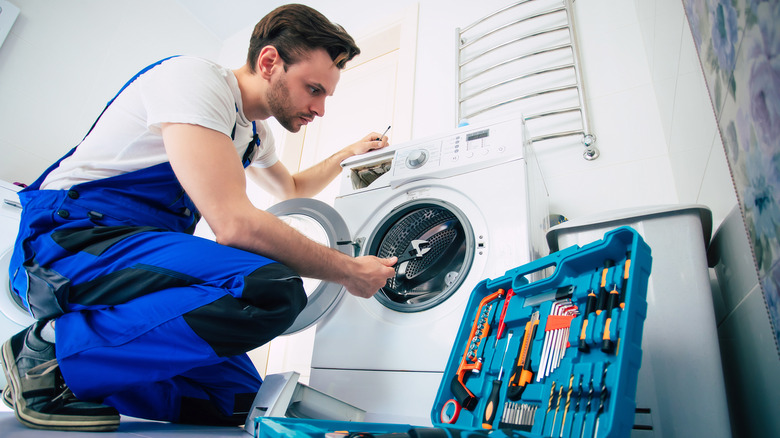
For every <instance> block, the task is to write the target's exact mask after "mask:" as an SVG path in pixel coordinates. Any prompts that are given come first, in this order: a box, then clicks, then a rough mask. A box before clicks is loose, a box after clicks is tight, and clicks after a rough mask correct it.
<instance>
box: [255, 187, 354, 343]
mask: <svg viewBox="0 0 780 438" xmlns="http://www.w3.org/2000/svg"><path fill="white" fill-rule="evenodd" d="M266 211H268V212H269V213H272V214H274V215H276V216H277V217H279V219H281V220H282V221H284V222H286V223H287V224H288V225H290V226H291V227H293V228H295V229H296V230H298V231H300V232H301V233H302V234H303V235H305V236H306V237H308V238H310V239H312V240H314V241H315V242H317V243H320V244H322V245H325V246H328V247H330V248H333V249H335V250H337V251H341V252H343V253H344V254H347V255H349V256H354V255H355V250H354V247H353V246H352V238H351V236H350V234H349V229H348V228H347V224H346V222H344V219H343V218H342V217H341V215H340V214H339V213H338V212H337V211H336V210H334V209H333V207H331V206H330V205H328V204H326V203H324V202H322V201H318V200H316V199H310V198H296V199H288V200H287V201H282V202H280V203H278V204H275V205H273V206H271V207H270V208H268V209H267V210H266ZM303 287H304V289H305V290H306V295H307V297H308V303H307V304H306V307H305V308H304V309H303V312H301V314H300V315H298V318H297V319H296V320H295V322H294V323H293V325H292V326H291V327H290V328H289V329H287V331H285V332H284V333H283V334H284V335H290V334H293V333H297V332H299V331H301V330H305V329H307V328H309V327H311V326H312V325H314V324H316V323H317V321H319V320H320V318H322V317H324V316H325V315H327V314H328V312H330V310H331V309H332V308H333V307H334V306H335V305H336V304H337V303H338V302H339V300H341V297H342V296H343V295H344V292H345V290H344V287H343V286H342V285H340V284H338V283H331V282H327V281H322V280H317V279H314V278H303Z"/></svg>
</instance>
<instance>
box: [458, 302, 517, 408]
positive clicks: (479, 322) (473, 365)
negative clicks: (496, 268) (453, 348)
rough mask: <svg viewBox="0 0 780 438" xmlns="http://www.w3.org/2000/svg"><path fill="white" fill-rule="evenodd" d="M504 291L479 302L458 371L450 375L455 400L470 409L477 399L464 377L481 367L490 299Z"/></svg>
mask: <svg viewBox="0 0 780 438" xmlns="http://www.w3.org/2000/svg"><path fill="white" fill-rule="evenodd" d="M503 293H504V290H503V289H499V290H498V291H497V292H495V293H492V294H490V295H488V296H486V297H485V298H483V299H482V301H481V302H480V303H479V307H478V308H477V314H476V316H475V318H474V323H473V324H472V327H471V333H470V334H469V337H468V340H467V342H468V343H467V344H466V351H465V352H464V353H463V357H462V358H461V360H460V365H458V371H457V372H456V374H455V375H454V376H453V377H452V381H451V382H450V391H452V394H453V395H454V396H455V400H457V401H458V403H460V405H461V406H462V407H463V408H465V409H467V410H469V411H472V410H474V408H476V407H477V402H478V401H479V399H478V398H477V396H476V395H474V393H473V392H471V391H470V390H469V389H468V388H466V377H467V376H468V373H470V372H474V373H479V372H480V370H481V369H482V362H483V361H482V358H481V357H480V355H479V351H480V349H482V350H484V348H482V347H484V340H485V338H486V337H487V335H488V332H489V331H490V312H491V310H492V308H493V303H492V301H493V300H495V299H497V298H498V297H499V296H500V295H502V294H503Z"/></svg>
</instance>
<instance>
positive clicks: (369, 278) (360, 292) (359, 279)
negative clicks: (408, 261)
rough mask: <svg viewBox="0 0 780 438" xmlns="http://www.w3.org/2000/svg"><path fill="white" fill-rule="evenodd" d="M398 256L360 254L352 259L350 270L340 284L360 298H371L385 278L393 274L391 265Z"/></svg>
mask: <svg viewBox="0 0 780 438" xmlns="http://www.w3.org/2000/svg"><path fill="white" fill-rule="evenodd" d="M396 262H398V257H390V258H388V259H381V258H379V257H374V256H362V257H355V258H354V259H352V263H351V266H350V272H348V273H347V276H346V277H345V279H344V281H343V282H342V284H343V285H344V287H345V288H346V289H347V292H349V293H351V294H352V295H355V296H356V297H360V298H371V297H372V296H374V294H375V293H377V291H379V289H380V288H381V287H383V286H384V285H385V284H387V279H388V278H392V277H394V276H395V269H393V266H394V265H395V264H396Z"/></svg>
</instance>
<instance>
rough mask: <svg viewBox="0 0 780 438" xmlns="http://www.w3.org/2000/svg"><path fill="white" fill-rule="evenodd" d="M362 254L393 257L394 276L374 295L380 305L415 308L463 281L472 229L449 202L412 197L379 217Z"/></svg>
mask: <svg viewBox="0 0 780 438" xmlns="http://www.w3.org/2000/svg"><path fill="white" fill-rule="evenodd" d="M367 245H368V254H372V255H375V256H377V257H382V258H386V257H392V256H395V257H398V263H396V265H395V276H394V277H393V278H391V279H389V280H388V282H387V284H386V285H385V286H384V287H383V288H382V289H381V290H380V291H379V293H377V294H376V295H375V297H376V299H377V300H379V302H380V303H382V304H383V305H384V306H385V307H388V308H390V309H393V310H397V311H399V312H420V311H423V310H427V309H430V308H432V307H434V306H437V305H439V304H441V303H442V302H443V301H444V300H446V299H447V298H449V297H450V296H451V295H452V294H453V293H454V292H455V291H457V290H458V287H459V286H460V285H461V284H462V283H463V281H464V280H465V278H466V274H467V273H468V271H469V269H470V268H471V264H472V261H473V258H474V233H473V231H472V229H471V225H470V224H469V222H468V220H467V219H466V217H465V216H464V215H463V213H462V212H461V211H460V210H458V209H457V208H456V207H455V206H453V205H451V204H448V203H446V202H443V201H439V200H432V199H431V200H417V201H412V202H409V203H407V204H404V205H402V206H399V207H398V208H397V209H395V210H394V211H393V212H391V213H390V214H389V215H388V216H387V217H385V218H384V219H383V220H382V221H380V225H379V226H378V227H377V229H376V230H375V231H374V233H373V235H372V236H371V238H370V240H369V242H368V244H367Z"/></svg>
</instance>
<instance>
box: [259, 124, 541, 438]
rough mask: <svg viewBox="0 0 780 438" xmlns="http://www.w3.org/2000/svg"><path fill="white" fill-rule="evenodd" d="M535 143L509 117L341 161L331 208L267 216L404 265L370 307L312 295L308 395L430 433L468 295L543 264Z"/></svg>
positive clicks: (340, 295) (333, 289)
mask: <svg viewBox="0 0 780 438" xmlns="http://www.w3.org/2000/svg"><path fill="white" fill-rule="evenodd" d="M527 138H528V137H527V135H526V132H525V125H524V123H523V121H522V119H512V120H505V121H501V122H494V123H485V124H481V125H473V126H466V127H461V128H458V129H457V130H454V131H451V132H448V133H445V134H442V135H438V136H433V137H429V138H425V139H420V140H413V141H411V142H407V143H404V144H400V145H394V146H391V147H389V148H387V149H384V150H380V151H376V152H373V153H369V154H365V155H362V156H358V157H353V158H351V159H348V160H345V162H344V163H342V167H343V168H344V171H343V172H342V174H341V191H340V196H339V197H337V198H336V200H335V203H334V206H333V208H331V207H330V206H328V205H326V204H324V203H321V202H319V201H314V200H311V199H295V200H290V201H286V202H283V203H280V204H277V205H275V206H273V207H271V208H270V209H269V211H270V212H272V213H274V214H276V215H277V216H279V217H281V218H283V220H286V221H288V223H290V224H291V225H293V226H296V223H305V224H306V225H307V228H312V226H311V223H310V222H317V223H320V221H321V220H322V219H323V218H325V219H326V220H325V221H324V222H322V223H321V225H320V226H319V227H317V226H314V227H313V228H317V229H318V231H317V232H316V233H315V234H317V235H319V236H320V237H318V238H317V239H315V240H318V241H320V242H321V243H325V244H328V245H330V246H331V247H333V248H335V249H338V250H340V251H342V252H345V253H348V254H350V253H351V254H352V255H376V256H379V257H389V256H397V257H398V258H399V262H398V263H397V264H396V276H395V277H394V278H392V279H390V280H389V281H388V283H387V284H386V285H385V287H383V288H382V289H380V291H378V292H377V294H376V295H375V296H374V297H373V298H370V299H362V298H357V297H355V296H353V295H350V294H348V293H345V291H344V289H343V288H341V287H339V286H337V285H333V284H330V283H320V284H319V287H317V286H316V285H313V284H310V286H311V288H308V287H307V293H309V304H308V305H307V307H306V309H305V310H304V312H303V313H302V314H301V316H300V317H299V318H298V320H296V322H295V324H294V325H293V328H291V330H289V331H288V333H290V332H294V331H298V330H301V329H303V328H306V327H308V326H311V325H312V324H314V323H317V328H316V334H315V339H314V351H313V354H312V365H311V366H312V368H311V377H310V380H309V384H310V385H311V386H312V387H314V388H316V389H318V390H320V391H323V392H325V393H327V394H329V395H332V396H334V397H336V398H339V399H341V400H343V401H345V402H347V403H350V404H352V405H355V406H357V407H360V408H362V409H364V410H366V420H367V421H379V422H398V423H410V424H416V425H430V424H431V413H430V409H431V406H433V400H434V398H435V395H436V391H437V388H438V386H439V385H440V383H441V380H442V377H443V370H444V368H445V365H446V363H447V359H448V357H449V355H450V352H451V350H452V348H453V342H454V339H455V335H456V334H457V331H458V328H459V327H460V324H461V320H462V317H463V313H464V311H465V307H466V304H467V301H468V298H469V296H470V293H471V291H472V290H473V289H474V287H475V286H476V285H477V283H478V282H479V281H481V280H483V279H485V278H495V277H498V276H500V275H503V274H504V273H505V272H506V270H508V269H511V268H514V267H516V266H519V265H522V264H525V263H528V262H530V261H531V260H534V259H536V258H538V257H541V256H543V255H546V248H547V246H546V243H545V240H544V239H545V233H546V229H547V225H548V222H549V219H548V210H547V193H546V189H545V188H544V184H543V181H542V178H541V173H540V171H539V167H538V164H537V163H536V161H535V157H534V154H533V149H532V147H531V145H530V143H529V142H528V141H527ZM304 233H305V234H307V235H310V234H309V233H307V232H304ZM326 235H331V236H332V237H330V238H325V236H326ZM325 288H330V289H329V290H328V291H325Z"/></svg>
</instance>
